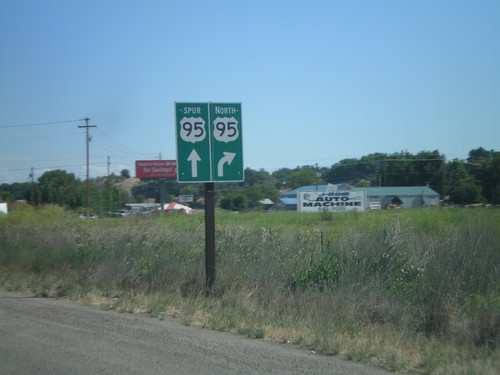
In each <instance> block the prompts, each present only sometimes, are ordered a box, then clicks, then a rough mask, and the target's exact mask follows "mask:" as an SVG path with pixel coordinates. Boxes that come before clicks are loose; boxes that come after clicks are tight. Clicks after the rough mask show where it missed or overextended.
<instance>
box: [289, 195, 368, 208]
mask: <svg viewBox="0 0 500 375" xmlns="http://www.w3.org/2000/svg"><path fill="white" fill-rule="evenodd" d="M298 198H299V199H298V204H297V210H298V211H302V212H321V211H333V212H345V211H364V210H365V200H366V199H365V192H364V191H349V190H345V191H341V190H337V191H330V192H329V191H302V192H300V193H299V197H298Z"/></svg>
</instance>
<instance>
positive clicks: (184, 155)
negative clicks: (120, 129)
mask: <svg viewBox="0 0 500 375" xmlns="http://www.w3.org/2000/svg"><path fill="white" fill-rule="evenodd" d="M175 129H176V139H177V181H178V182H180V183H198V182H203V183H204V184H205V275H206V288H207V294H211V293H212V291H213V287H214V284H215V270H216V267H215V185H214V182H241V181H243V180H244V178H245V176H244V171H243V142H242V121H241V103H175Z"/></svg>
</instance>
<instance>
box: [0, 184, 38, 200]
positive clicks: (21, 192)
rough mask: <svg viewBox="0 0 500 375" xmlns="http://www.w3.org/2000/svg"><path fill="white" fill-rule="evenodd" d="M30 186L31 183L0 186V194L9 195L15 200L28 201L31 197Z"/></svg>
mask: <svg viewBox="0 0 500 375" xmlns="http://www.w3.org/2000/svg"><path fill="white" fill-rule="evenodd" d="M31 189H32V184H31V182H14V183H12V184H1V185H0V192H6V193H11V194H12V195H13V196H14V200H15V199H19V200H21V199H26V200H29V197H30V195H31Z"/></svg>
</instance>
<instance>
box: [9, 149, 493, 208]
mask: <svg viewBox="0 0 500 375" xmlns="http://www.w3.org/2000/svg"><path fill="white" fill-rule="evenodd" d="M129 177H130V173H129V172H128V170H123V171H122V173H121V175H120V176H115V175H114V174H113V175H111V176H108V177H99V178H95V179H91V181H90V189H89V202H90V206H91V210H92V212H93V213H106V212H113V211H115V210H117V209H119V208H120V207H121V206H122V205H123V204H124V203H131V202H145V201H146V200H147V199H152V200H155V201H156V202H160V201H161V199H162V193H163V192H164V194H165V195H164V196H163V197H164V198H163V199H165V201H166V202H170V201H171V200H173V199H175V197H176V196H178V195H180V194H183V195H192V196H193V197H194V202H193V203H192V204H191V205H192V206H194V207H201V206H203V191H204V189H203V184H179V183H177V182H175V181H167V182H161V181H147V182H141V183H139V184H137V185H135V186H134V187H133V188H132V189H131V191H130V192H126V191H124V190H123V189H121V188H120V186H119V184H120V183H121V182H123V181H124V180H126V179H127V178H129ZM326 183H332V184H338V183H346V184H350V185H353V186H360V187H362V186H365V187H368V186H424V185H428V186H430V187H431V188H433V189H434V190H436V191H437V192H438V193H439V194H440V196H441V197H442V198H443V199H445V200H446V201H448V202H450V203H453V204H472V203H490V204H495V205H496V204H500V152H498V151H494V150H486V149H484V148H482V147H480V148H477V149H474V150H471V151H470V152H469V154H468V158H467V159H465V160H459V159H454V160H451V161H447V160H446V157H445V155H443V154H441V153H440V152H439V151H437V150H435V151H421V152H419V153H417V154H411V153H408V152H405V151H402V152H396V153H392V154H387V153H374V154H369V155H366V156H362V157H361V158H359V159H357V158H350V159H343V160H341V161H339V162H337V163H335V164H333V165H332V166H331V167H329V168H328V167H319V166H318V165H306V166H300V167H299V166H298V167H296V168H293V169H291V168H280V169H278V170H276V171H273V172H272V173H270V172H268V171H266V170H264V169H259V170H254V169H251V168H246V169H245V180H244V182H241V183H238V184H234V183H231V184H229V183H227V184H226V183H220V184H216V188H217V197H218V202H219V206H220V207H221V208H223V209H228V210H233V211H240V210H248V209H259V207H262V205H261V204H260V201H262V200H263V199H266V198H267V199H270V200H272V201H273V202H276V201H277V199H278V197H279V196H280V194H281V193H283V192H284V191H287V190H290V189H295V188H298V187H300V186H305V185H321V184H326ZM16 199H17V200H19V199H23V200H26V201H28V202H29V203H30V204H33V205H42V204H58V205H61V206H64V207H68V208H70V209H74V210H78V209H83V207H85V205H86V181H82V180H79V179H77V178H76V177H75V176H74V174H72V173H67V172H65V171H63V170H54V171H49V172H45V173H44V174H43V175H42V176H41V177H40V178H38V180H37V181H36V182H33V183H30V182H26V183H13V184H1V185H0V200H1V201H7V202H9V201H13V200H16Z"/></svg>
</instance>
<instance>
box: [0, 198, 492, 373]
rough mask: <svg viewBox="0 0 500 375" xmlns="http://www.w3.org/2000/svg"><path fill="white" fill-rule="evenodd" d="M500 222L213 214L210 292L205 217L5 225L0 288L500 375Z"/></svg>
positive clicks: (422, 367)
mask: <svg viewBox="0 0 500 375" xmlns="http://www.w3.org/2000/svg"><path fill="white" fill-rule="evenodd" d="M499 219H500V212H499V211H498V210H493V209H490V210H488V209H481V210H470V211H468V210H439V209H435V210H407V211H403V212H385V211H379V212H367V213H349V214H329V213H323V214H318V215H316V214H305V215H304V214H300V213H290V212H284V213H279V212H276V213H248V214H225V213H218V214H217V217H216V221H217V226H216V241H217V244H216V246H217V280H216V285H215V293H214V295H213V296H212V297H211V298H205V293H204V278H205V275H204V254H203V247H204V226H203V215H194V216H180V215H173V216H168V215H166V216H162V217H154V218H139V217H131V218H127V219H124V220H122V219H99V220H96V221H91V220H78V219H76V218H75V217H74V216H73V215H72V214H70V213H68V212H66V211H64V210H62V209H60V208H57V207H47V208H45V209H42V210H31V209H30V208H29V207H25V208H24V209H19V210H18V211H17V212H16V211H13V212H12V215H11V214H10V213H9V216H6V217H1V218H0V267H1V271H2V273H1V276H0V284H3V285H4V286H6V287H10V288H22V287H30V288H31V289H33V290H35V291H36V292H37V293H39V294H40V295H55V296H65V295H67V296H73V297H79V298H87V299H88V300H93V301H98V302H100V303H106V304H109V305H111V306H113V307H115V308H117V309H119V310H121V311H128V312H132V311H136V310H140V311H149V312H151V313H152V314H153V315H155V316H158V317H163V316H165V315H171V316H180V317H181V318H182V319H183V322H185V324H197V325H201V326H207V327H211V328H213V329H218V330H234V331H237V332H240V333H242V334H245V335H247V336H249V337H256V338H259V337H264V336H267V337H273V338H275V339H277V340H280V341H282V342H293V343H296V344H299V345H302V346H304V347H308V348H311V349H312V350H316V351H321V352H326V353H343V354H344V355H346V356H348V357H349V358H352V359H354V360H357V361H362V362H371V363H374V364H377V365H381V366H383V367H385V368H388V369H390V370H398V371H401V370H413V371H417V372H423V373H456V374H459V373H463V374H470V373H481V374H488V373H491V374H493V373H496V369H497V368H498V365H499V364H500V362H499V360H500V358H499V354H498V353H499V350H498V344H499V336H500V297H499V296H500V290H499V289H500V288H499V283H498V280H499V279H500V278H499V276H500V275H499V272H500V220H499Z"/></svg>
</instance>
